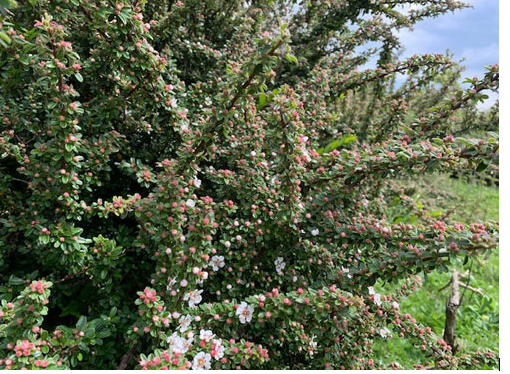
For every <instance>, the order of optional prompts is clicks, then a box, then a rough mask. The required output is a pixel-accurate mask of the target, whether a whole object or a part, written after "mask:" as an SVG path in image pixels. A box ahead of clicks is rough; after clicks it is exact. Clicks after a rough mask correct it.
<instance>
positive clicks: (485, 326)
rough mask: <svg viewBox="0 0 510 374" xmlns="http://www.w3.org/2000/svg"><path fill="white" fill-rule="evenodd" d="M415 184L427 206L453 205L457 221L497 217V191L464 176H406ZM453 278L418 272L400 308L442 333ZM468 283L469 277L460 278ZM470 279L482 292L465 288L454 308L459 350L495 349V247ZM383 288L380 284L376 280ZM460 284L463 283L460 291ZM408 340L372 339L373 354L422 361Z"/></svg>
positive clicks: (462, 267)
mask: <svg viewBox="0 0 510 374" xmlns="http://www.w3.org/2000/svg"><path fill="white" fill-rule="evenodd" d="M404 184H405V186H406V187H409V188H411V189H412V190H413V192H414V196H415V198H418V199H419V201H421V202H422V204H423V205H424V206H426V207H430V208H432V209H433V210H437V211H442V212H445V211H447V210H448V209H450V208H451V207H457V208H456V210H455V211H454V212H453V213H452V217H454V218H455V219H456V220H458V221H459V222H463V223H470V222H486V221H492V220H494V221H496V220H498V219H499V191H498V188H497V187H488V186H485V185H480V184H476V183H470V182H468V181H461V180H457V179H450V178H448V177H446V176H444V175H432V176H427V177H424V178H423V179H422V180H419V181H413V182H404ZM454 266H455V267H456V268H457V269H458V270H459V272H460V273H461V274H463V273H464V274H467V273H468V270H469V264H467V265H463V264H462V262H461V261H458V262H455V263H454ZM450 278H451V273H442V274H439V273H437V272H434V273H432V274H430V275H429V276H428V277H427V279H425V278H424V277H423V276H422V280H423V287H422V288H420V289H419V290H417V291H416V292H414V293H413V294H412V295H411V297H410V298H409V299H407V300H406V301H405V302H403V303H402V304H401V310H402V312H404V313H410V314H411V315H413V316H414V317H415V318H416V319H417V321H419V322H420V323H422V324H423V325H426V326H430V327H431V328H432V329H433V330H434V332H435V333H436V334H437V335H438V336H441V337H442V333H443V329H444V323H445V302H446V299H447V298H448V296H449V293H450V292H451V291H450V287H447V288H446V289H444V290H442V291H440V290H441V288H443V287H444V286H445V285H446V284H447V283H448V281H449V280H450ZM463 281H464V282H465V283H467V279H464V280H463ZM469 284H470V285H471V286H472V287H474V288H476V289H479V290H480V291H481V292H482V294H478V293H476V292H472V291H469V290H468V291H466V294H465V296H464V300H463V302H462V305H461V307H460V308H459V310H458V313H457V329H456V333H457V340H458V344H459V353H462V352H468V351H475V350H477V349H480V348H490V349H492V350H494V351H499V250H497V251H495V252H493V253H492V254H491V255H490V256H489V257H488V258H486V259H483V258H482V259H479V261H477V262H475V263H474V264H473V266H472V271H471V276H470V280H469ZM379 290H380V291H381V292H383V293H384V288H383V287H381V286H380V285H379ZM462 292H463V289H461V293H462ZM410 344H411V343H409V342H406V341H404V340H402V339H397V338H393V339H391V340H389V341H384V342H383V341H379V342H377V343H376V347H375V350H376V357H380V358H381V361H382V362H384V363H388V362H395V361H396V362H398V363H399V364H401V365H403V366H404V367H406V368H412V365H413V364H415V363H417V362H424V361H426V359H425V357H423V356H422V355H421V353H420V352H419V349H416V348H413V347H411V346H410Z"/></svg>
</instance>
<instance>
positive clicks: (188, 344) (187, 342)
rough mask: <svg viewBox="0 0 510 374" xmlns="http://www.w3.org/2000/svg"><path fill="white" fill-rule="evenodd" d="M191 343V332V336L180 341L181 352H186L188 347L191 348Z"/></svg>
mask: <svg viewBox="0 0 510 374" xmlns="http://www.w3.org/2000/svg"><path fill="white" fill-rule="evenodd" d="M192 344H193V333H192V334H191V337H190V338H189V339H188V340H185V339H183V342H182V352H181V353H186V352H188V351H189V349H190V348H191V345H192Z"/></svg>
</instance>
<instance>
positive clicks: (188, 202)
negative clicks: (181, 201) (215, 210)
mask: <svg viewBox="0 0 510 374" xmlns="http://www.w3.org/2000/svg"><path fill="white" fill-rule="evenodd" d="M186 206H189V207H190V208H193V207H194V206H195V202H194V201H193V200H191V199H188V200H186Z"/></svg>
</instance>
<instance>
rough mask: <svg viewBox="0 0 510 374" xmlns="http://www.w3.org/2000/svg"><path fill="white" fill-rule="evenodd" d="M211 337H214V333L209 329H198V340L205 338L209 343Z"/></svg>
mask: <svg viewBox="0 0 510 374" xmlns="http://www.w3.org/2000/svg"><path fill="white" fill-rule="evenodd" d="M212 338H214V333H213V332H212V331H211V330H203V329H202V330H200V340H205V342H206V343H209V341H211V339H212Z"/></svg>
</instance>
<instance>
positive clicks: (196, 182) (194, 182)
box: [193, 178, 202, 188]
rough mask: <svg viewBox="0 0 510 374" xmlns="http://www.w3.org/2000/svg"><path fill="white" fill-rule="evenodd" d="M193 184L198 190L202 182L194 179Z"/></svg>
mask: <svg viewBox="0 0 510 374" xmlns="http://www.w3.org/2000/svg"><path fill="white" fill-rule="evenodd" d="M193 184H194V185H195V187H196V188H200V186H201V185H202V181H201V180H200V179H198V178H195V179H193Z"/></svg>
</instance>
